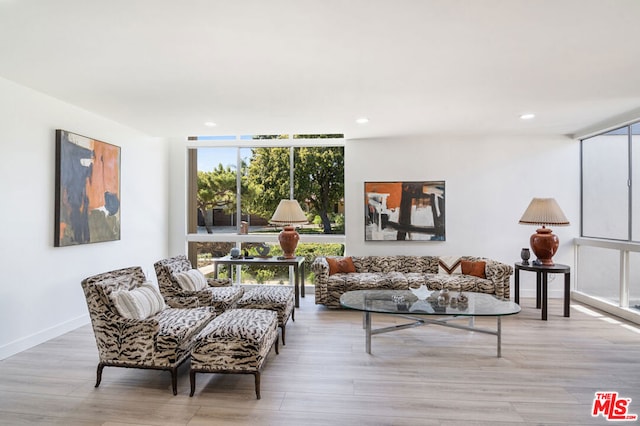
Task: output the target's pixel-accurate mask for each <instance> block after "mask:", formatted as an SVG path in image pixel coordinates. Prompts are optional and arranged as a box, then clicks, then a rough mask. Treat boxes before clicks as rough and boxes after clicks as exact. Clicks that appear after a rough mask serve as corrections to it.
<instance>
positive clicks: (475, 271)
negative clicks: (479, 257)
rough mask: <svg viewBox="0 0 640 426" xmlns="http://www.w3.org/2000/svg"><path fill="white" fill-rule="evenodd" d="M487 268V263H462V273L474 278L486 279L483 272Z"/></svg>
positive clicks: (469, 261)
mask: <svg viewBox="0 0 640 426" xmlns="http://www.w3.org/2000/svg"><path fill="white" fill-rule="evenodd" d="M486 266H487V262H483V261H477V262H473V261H471V260H463V261H462V273H463V274H465V275H473V276H474V277H479V278H487V275H486V274H485V272H484V268H485V267H486Z"/></svg>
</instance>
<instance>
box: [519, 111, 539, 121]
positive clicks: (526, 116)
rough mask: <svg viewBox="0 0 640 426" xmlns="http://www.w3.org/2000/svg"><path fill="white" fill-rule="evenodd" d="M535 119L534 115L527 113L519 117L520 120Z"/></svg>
mask: <svg viewBox="0 0 640 426" xmlns="http://www.w3.org/2000/svg"><path fill="white" fill-rule="evenodd" d="M535 117H536V115H535V114H532V113H530V112H528V113H526V114H522V115H521V116H520V119H521V120H531V119H533V118H535Z"/></svg>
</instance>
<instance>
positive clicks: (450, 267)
mask: <svg viewBox="0 0 640 426" xmlns="http://www.w3.org/2000/svg"><path fill="white" fill-rule="evenodd" d="M438 273H439V274H444V275H452V274H461V273H462V266H461V259H460V257H458V256H440V258H439V259H438Z"/></svg>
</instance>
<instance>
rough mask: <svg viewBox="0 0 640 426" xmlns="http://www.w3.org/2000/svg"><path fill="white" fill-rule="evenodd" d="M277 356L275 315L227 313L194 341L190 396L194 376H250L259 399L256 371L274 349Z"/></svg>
mask: <svg viewBox="0 0 640 426" xmlns="http://www.w3.org/2000/svg"><path fill="white" fill-rule="evenodd" d="M274 344H275V349H276V354H277V353H278V315H277V314H276V313H275V312H274V311H269V310H266V309H230V310H227V311H225V312H223V313H222V314H220V315H219V316H217V317H216V318H214V319H213V320H212V321H211V322H210V323H209V324H208V325H207V326H206V327H205V328H204V329H202V331H200V333H198V335H197V336H196V338H195V339H194V345H193V349H192V350H191V367H190V371H189V377H190V379H191V394H190V395H189V396H193V393H194V392H195V388H196V373H225V374H253V376H254V379H255V389H256V397H257V398H258V399H260V370H261V369H262V366H263V364H264V362H265V360H266V358H267V355H268V354H269V352H270V351H271V347H272V346H274Z"/></svg>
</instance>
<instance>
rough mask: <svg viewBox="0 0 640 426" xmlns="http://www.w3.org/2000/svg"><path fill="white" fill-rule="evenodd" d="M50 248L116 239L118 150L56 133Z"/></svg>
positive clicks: (57, 131)
mask: <svg viewBox="0 0 640 426" xmlns="http://www.w3.org/2000/svg"><path fill="white" fill-rule="evenodd" d="M55 198H56V201H55V202H56V205H55V232H54V246H55V247H64V246H72V245H78V244H88V243H98V242H104V241H114V240H119V239H120V147H118V146H115V145H111V144H108V143H105V142H101V141H98V140H95V139H91V138H88V137H85V136H80V135H77V134H75V133H71V132H67V131H65V130H56V195H55Z"/></svg>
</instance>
